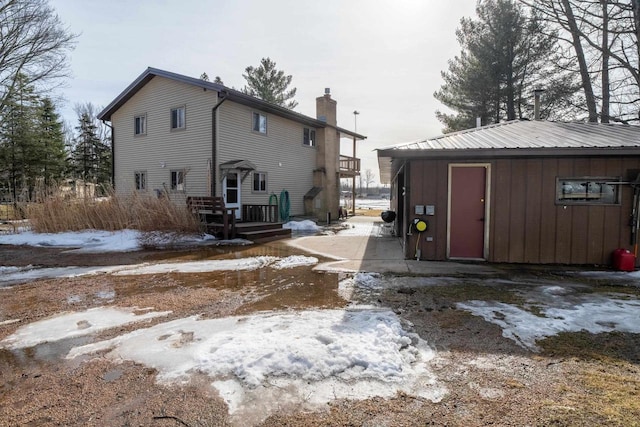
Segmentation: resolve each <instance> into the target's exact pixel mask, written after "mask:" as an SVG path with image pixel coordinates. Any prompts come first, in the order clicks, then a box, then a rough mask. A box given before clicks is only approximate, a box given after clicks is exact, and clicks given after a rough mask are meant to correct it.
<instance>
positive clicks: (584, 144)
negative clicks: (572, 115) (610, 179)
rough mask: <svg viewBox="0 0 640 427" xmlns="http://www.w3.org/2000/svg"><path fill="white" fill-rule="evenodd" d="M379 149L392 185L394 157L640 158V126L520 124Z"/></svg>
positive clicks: (382, 173)
mask: <svg viewBox="0 0 640 427" xmlns="http://www.w3.org/2000/svg"><path fill="white" fill-rule="evenodd" d="M605 150H606V151H605ZM377 151H378V164H379V166H380V178H381V180H382V181H383V182H389V180H390V178H391V177H390V174H391V170H392V167H391V161H392V159H394V158H395V159H398V158H403V159H406V158H416V157H417V158H483V159H487V158H497V157H520V156H523V157H525V156H532V157H535V156H572V155H573V156H575V155H602V154H605V153H606V154H610V155H625V154H630V153H633V154H640V126H629V125H623V124H617V123H616V124H608V123H607V124H605V123H577V122H576V123H561V122H548V121H518V120H514V121H509V122H503V123H498V124H494V125H489V126H483V127H479V128H474V129H468V130H464V131H460V132H454V133H450V134H445V135H440V136H437V137H435V138H430V139H424V140H419V141H414V142H409V143H403V144H398V145H395V146H392V147H386V148H381V149H379V150H377Z"/></svg>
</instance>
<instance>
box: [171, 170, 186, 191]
mask: <svg viewBox="0 0 640 427" xmlns="http://www.w3.org/2000/svg"><path fill="white" fill-rule="evenodd" d="M171 189H172V190H175V191H184V171H181V170H175V171H171Z"/></svg>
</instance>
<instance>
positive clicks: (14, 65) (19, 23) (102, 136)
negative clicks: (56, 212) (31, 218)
mask: <svg viewBox="0 0 640 427" xmlns="http://www.w3.org/2000/svg"><path fill="white" fill-rule="evenodd" d="M76 39H77V35H75V34H73V33H71V32H70V31H69V29H67V28H65V27H64V26H63V24H62V22H61V21H60V19H59V18H58V16H57V15H56V13H55V11H54V10H53V8H51V7H50V6H49V4H48V2H47V0H5V1H2V2H1V3H0V195H1V196H2V197H3V198H4V199H10V200H13V201H14V202H17V201H19V200H32V199H33V198H34V194H35V192H36V190H37V189H38V188H51V187H54V186H56V184H59V183H61V182H62V181H63V180H66V179H81V180H83V181H84V182H90V183H94V184H98V185H100V184H104V185H108V184H109V183H110V182H111V147H110V135H109V134H108V132H104V129H103V128H102V125H101V124H100V123H99V122H97V121H96V118H95V115H96V111H95V108H93V106H92V105H91V104H85V105H79V106H77V108H76V111H77V113H78V124H77V126H76V127H75V128H74V129H68V128H67V127H66V126H65V125H64V123H63V121H62V120H61V119H60V115H59V113H58V111H57V106H56V103H55V101H54V100H53V98H52V97H51V96H50V93H51V91H52V89H54V88H56V87H57V86H58V85H59V84H60V82H61V81H62V80H63V79H64V78H66V77H68V59H69V57H68V55H69V53H70V52H71V50H73V48H74V47H75V41H76Z"/></svg>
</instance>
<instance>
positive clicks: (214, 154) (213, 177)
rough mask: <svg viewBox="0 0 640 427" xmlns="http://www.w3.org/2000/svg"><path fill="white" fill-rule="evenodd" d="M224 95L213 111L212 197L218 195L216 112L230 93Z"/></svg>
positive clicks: (222, 93) (224, 92) (225, 92)
mask: <svg viewBox="0 0 640 427" xmlns="http://www.w3.org/2000/svg"><path fill="white" fill-rule="evenodd" d="M219 93H220V94H221V95H222V98H221V99H220V100H218V103H217V104H216V105H215V106H214V107H213V108H212V109H211V197H215V195H216V179H217V176H216V160H217V159H216V156H217V155H218V153H217V145H218V127H217V121H216V118H217V115H216V111H217V110H218V108H220V106H221V105H222V103H223V102H224V101H225V100H226V99H227V97H228V96H229V93H227V91H221V92H219Z"/></svg>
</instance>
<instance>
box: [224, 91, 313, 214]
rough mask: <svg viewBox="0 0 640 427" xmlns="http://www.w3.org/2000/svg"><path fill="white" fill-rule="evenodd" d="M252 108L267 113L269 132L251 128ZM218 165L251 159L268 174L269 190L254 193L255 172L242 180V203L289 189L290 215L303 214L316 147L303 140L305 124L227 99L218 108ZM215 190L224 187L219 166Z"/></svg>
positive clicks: (264, 199) (259, 200)
mask: <svg viewBox="0 0 640 427" xmlns="http://www.w3.org/2000/svg"><path fill="white" fill-rule="evenodd" d="M253 112H257V113H260V114H264V115H265V116H266V117H267V133H266V135H265V134H260V133H257V132H254V131H253V130H252V118H253ZM217 123H218V129H217V132H218V147H217V161H216V163H217V164H218V165H220V164H222V163H225V162H228V161H231V160H248V161H250V162H251V163H253V164H254V165H255V166H256V168H257V169H256V171H257V172H265V173H266V174H267V192H266V193H254V192H253V191H252V190H253V174H252V173H249V174H247V176H246V178H245V180H244V181H243V182H242V190H241V191H242V193H241V202H242V204H258V205H266V204H268V203H269V195H270V194H272V193H275V194H276V195H277V196H278V200H280V193H281V191H282V190H287V191H288V192H289V199H290V201H291V208H290V213H291V215H303V214H304V213H305V212H304V195H305V194H306V193H307V192H308V191H309V190H310V189H311V188H312V187H313V170H314V169H315V167H316V155H317V149H316V147H309V146H306V145H304V144H303V132H304V128H305V126H304V125H303V124H301V123H297V122H294V121H292V120H289V119H285V118H283V117H279V116H276V115H274V114H268V113H265V112H263V111H260V110H257V109H254V108H251V107H247V106H244V105H241V104H238V103H235V102H231V101H226V102H225V103H224V104H222V105H221V106H220V108H219V109H218V122H217ZM216 176H217V182H218V183H219V184H218V185H216V192H217V193H218V195H220V194H221V191H222V184H221V183H222V175H221V172H220V170H219V169H218V170H216Z"/></svg>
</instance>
